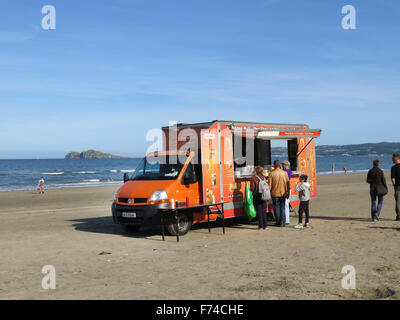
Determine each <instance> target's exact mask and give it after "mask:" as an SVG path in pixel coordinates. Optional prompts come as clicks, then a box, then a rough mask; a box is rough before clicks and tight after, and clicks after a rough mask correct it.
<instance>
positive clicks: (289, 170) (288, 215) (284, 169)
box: [282, 160, 292, 224]
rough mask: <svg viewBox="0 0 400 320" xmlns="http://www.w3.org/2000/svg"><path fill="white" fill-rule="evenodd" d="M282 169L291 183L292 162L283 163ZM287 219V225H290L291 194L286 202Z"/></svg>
mask: <svg viewBox="0 0 400 320" xmlns="http://www.w3.org/2000/svg"><path fill="white" fill-rule="evenodd" d="M282 168H283V171H285V172H286V173H287V175H288V177H289V182H290V179H292V170H291V169H290V162H289V161H288V160H285V161H283V162H282ZM285 219H286V224H290V193H289V198H287V199H286V201H285Z"/></svg>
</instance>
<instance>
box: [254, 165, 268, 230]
mask: <svg viewBox="0 0 400 320" xmlns="http://www.w3.org/2000/svg"><path fill="white" fill-rule="evenodd" d="M255 171H256V174H255V175H254V176H253V177H252V178H251V181H250V189H251V191H252V193H253V203H254V208H255V209H256V212H257V216H258V229H259V230H260V229H263V230H265V229H267V212H266V210H267V200H263V199H262V193H263V192H262V190H261V188H260V186H261V187H263V186H262V185H261V184H267V185H266V187H267V188H268V190H269V186H268V183H267V180H266V179H265V177H264V175H263V171H264V169H263V167H260V166H258V167H256V169H255ZM264 186H265V185H264Z"/></svg>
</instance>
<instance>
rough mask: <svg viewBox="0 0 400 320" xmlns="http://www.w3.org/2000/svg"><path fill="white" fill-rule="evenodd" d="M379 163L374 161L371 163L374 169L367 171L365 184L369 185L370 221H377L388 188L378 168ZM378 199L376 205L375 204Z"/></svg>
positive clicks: (383, 175)
mask: <svg viewBox="0 0 400 320" xmlns="http://www.w3.org/2000/svg"><path fill="white" fill-rule="evenodd" d="M379 164H380V161H379V159H376V160H374V161H373V165H374V167H373V168H372V169H371V170H369V171H368V175H367V182H368V183H369V185H370V191H369V193H370V195H371V219H372V221H377V220H379V216H380V214H381V210H382V206H383V197H384V196H385V195H386V194H387V192H388V188H387V184H386V178H385V174H384V173H383V171H382V170H381V169H380V168H379ZM376 198H378V205H377V204H376Z"/></svg>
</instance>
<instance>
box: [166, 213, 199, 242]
mask: <svg viewBox="0 0 400 320" xmlns="http://www.w3.org/2000/svg"><path fill="white" fill-rule="evenodd" d="M177 218H178V219H177V220H178V221H177V223H176V221H175V216H172V217H171V219H169V221H168V225H167V229H168V232H169V233H170V234H171V235H173V236H176V235H177V234H178V230H177V228H176V227H177V225H178V229H179V235H180V236H183V235H185V234H186V233H188V232H189V230H190V228H191V227H192V224H193V218H192V216H191V215H189V214H183V213H178V216H177Z"/></svg>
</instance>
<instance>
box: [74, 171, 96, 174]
mask: <svg viewBox="0 0 400 320" xmlns="http://www.w3.org/2000/svg"><path fill="white" fill-rule="evenodd" d="M97 172H98V171H72V173H79V174H94V173H97Z"/></svg>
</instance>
